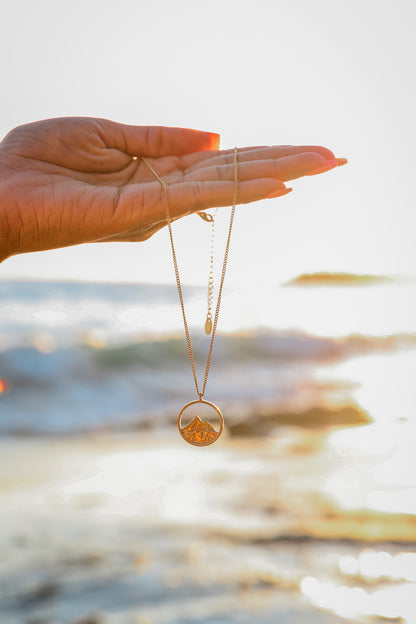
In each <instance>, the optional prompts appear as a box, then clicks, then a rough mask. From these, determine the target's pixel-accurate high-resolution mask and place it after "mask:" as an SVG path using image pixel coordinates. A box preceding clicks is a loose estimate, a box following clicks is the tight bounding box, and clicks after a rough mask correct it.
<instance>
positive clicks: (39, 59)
mask: <svg viewBox="0 0 416 624" xmlns="http://www.w3.org/2000/svg"><path fill="white" fill-rule="evenodd" d="M2 9H3V10H2V19H1V22H0V49H1V53H2V54H1V55H2V59H3V63H2V70H1V100H0V111H1V115H0V136H1V137H3V136H4V135H5V134H6V133H7V132H8V131H9V130H11V129H12V128H13V127H15V126H17V125H21V124H23V123H27V122H30V121H35V120H38V119H44V118H49V117H59V116H71V115H82V116H93V117H105V118H109V119H113V120H115V121H119V122H123V123H128V124H138V125H146V124H151V125H171V126H183V127H192V128H198V129H201V130H210V131H214V132H219V133H220V134H221V146H222V147H223V148H230V147H234V145H237V146H245V145H259V144H302V145H308V144H310V145H324V146H326V147H328V148H330V149H331V150H332V151H333V152H334V153H335V155H336V156H339V157H347V158H348V160H349V164H348V165H347V166H345V167H343V168H342V169H340V170H335V171H331V172H329V173H327V174H325V175H322V176H317V177H315V178H305V179H301V180H297V181H295V182H294V183H293V188H294V192H293V193H291V194H290V195H289V196H287V197H285V198H282V199H276V200H269V201H267V202H257V203H255V204H252V205H249V206H242V207H241V208H239V209H238V213H237V218H236V222H235V227H234V231H233V239H232V243H231V252H230V262H229V267H228V272H227V277H226V292H225V295H224V299H223V305H222V309H221V316H220V321H219V332H218V336H217V340H216V344H215V349H214V358H213V363H212V368H211V372H210V377H209V382H208V386H207V394H206V398H208V399H209V400H211V401H213V402H214V403H216V404H218V405H220V406H221V408H222V410H223V413H224V416H225V420H226V431H225V433H224V434H223V436H222V438H221V439H220V440H219V441H218V442H217V443H216V444H215V445H213V446H211V447H207V448H205V449H199V448H193V447H191V446H188V445H186V444H185V442H184V441H183V440H182V438H180V436H179V434H178V432H177V430H176V418H177V414H178V412H179V411H180V409H181V408H182V407H183V405H184V404H185V403H187V402H188V401H190V400H193V398H194V389H193V380H192V374H191V369H190V365H189V360H188V358H187V350H186V344H185V341H184V336H183V329H182V320H181V315H180V307H179V305H178V300H177V292H176V286H175V283H174V274H173V268H172V262H171V257H170V247H169V240H168V237H167V232H166V231H162V232H159V233H158V234H157V235H156V236H154V237H153V238H152V239H150V240H149V241H147V242H145V243H138V244H133V243H127V244H114V243H112V244H100V245H96V246H94V245H83V246H78V247H74V248H67V249H61V250H54V251H50V252H44V253H37V254H27V255H22V256H16V257H14V258H10V259H8V260H7V261H6V262H4V263H3V264H2V265H1V268H0V303H1V305H0V447H1V452H0V517H1V525H0V552H1V557H0V622H1V623H2V624H3V623H4V624H8V623H10V624H16V623H19V624H20V623H26V624H29V623H31V624H34V623H35V622H36V623H37V624H40V623H43V624H46V623H47V624H57V623H59V624H61V623H65V624H66V623H73V624H75V623H78V624H81V623H84V624H86V623H89V624H101V623H105V624H108V623H109V624H179V623H180V624H186V623H188V622H189V623H191V622H201V623H203V624H214V623H215V624H222V623H232V624H234V623H238V624H240V623H243V624H246V623H247V624H249V623H252V622H261V623H267V624H268V623H272V622H273V623H274V622H276V621H279V622H282V623H283V624H295V623H296V624H299V623H301V622H308V623H316V624H321V623H322V624H323V623H325V624H328V623H339V622H344V623H345V622H357V623H361V622H363V623H369V622H370V623H381V622H384V623H385V622H394V623H396V624H398V623H403V622H406V623H413V622H416V616H415V613H416V599H415V595H416V592H415V583H416V553H415V539H416V477H415V474H416V470H415V468H416V466H415V459H414V449H413V447H414V440H415V433H416V414H415V408H416V389H415V384H414V371H415V370H416V320H415V319H416V253H415V251H414V233H415V226H416V216H415V215H416V211H415V210H414V202H413V200H412V199H411V198H412V196H413V186H412V183H413V179H414V154H413V145H414V141H415V138H416V137H415V124H414V110H415V104H416V102H415V99H416V98H415V93H416V91H415V81H414V75H415V69H416V67H415V65H416V45H415V41H414V32H413V31H414V26H413V25H414V23H415V17H416V9H415V5H414V2H412V1H411V0H397V2H395V3H394V4H393V3H391V2H388V1H384V0H382V1H378V2H375V1H372V0H368V2H362V1H358V0H350V1H349V2H348V3H344V2H340V1H335V2H334V1H333V0H332V1H330V0H316V1H315V2H313V3H312V2H308V1H307V0H287V1H284V0H275V1H271V0H269V1H266V0H259V1H257V2H256V3H253V2H246V1H245V0H240V1H239V2H237V1H234V0H222V1H219V0H211V2H209V3H206V2H191V1H190V0H178V1H175V2H168V1H167V0H166V1H163V0H154V1H152V2H151V3H150V2H146V3H145V2H142V1H140V0H136V1H134V0H120V1H119V2H118V3H117V4H116V3H113V2H108V1H100V2H98V1H96V0H87V1H84V2H80V1H77V0H74V1H71V2H60V3H56V2H52V0H38V2H36V3H32V2H29V1H24V0H15V1H14V2H13V3H11V2H3V3H2ZM228 217H229V212H228V209H224V210H219V211H218V218H217V224H218V225H217V237H216V240H217V247H216V260H217V265H216V270H217V275H218V271H219V270H220V266H221V263H222V258H221V256H222V250H223V248H224V243H225V231H226V224H227V222H228ZM209 235H210V231H209V226H208V225H207V224H206V223H204V222H202V220H200V219H197V218H196V217H194V216H191V217H188V218H186V219H183V220H182V221H181V222H179V223H176V224H175V241H176V246H177V248H178V252H179V256H180V257H179V262H180V267H181V275H182V280H183V283H184V284H185V289H184V294H185V302H186V310H187V315H188V317H189V321H190V326H191V333H192V338H193V344H194V346H195V353H196V358H197V361H198V363H199V364H198V368H199V370H200V374H201V375H202V374H203V372H202V371H203V369H204V364H205V358H206V353H207V348H208V344H207V340H206V337H205V335H204V334H203V325H204V321H205V312H206V294H207V293H206V287H207V281H208V263H209ZM217 281H218V279H217Z"/></svg>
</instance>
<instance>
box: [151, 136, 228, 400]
mask: <svg viewBox="0 0 416 624" xmlns="http://www.w3.org/2000/svg"><path fill="white" fill-rule="evenodd" d="M237 157H238V150H237V148H236V147H235V148H234V193H233V206H232V209H231V216H230V225H229V228H228V237H227V242H226V245H225V252H224V261H223V264H222V271H221V279H220V285H219V289H218V299H217V306H216V309H215V314H214V322H213V325H212V336H211V342H210V345H209V350H208V358H207V364H206V367H205V375H204V384H203V386H202V392H200V390H199V385H198V378H197V374H196V367H195V360H194V354H193V351H192V344H191V338H190V335H189V328H188V323H187V320H186V315H185V305H184V302H183V294H182V286H181V280H180V275H179V268H178V261H177V259H176V252H175V245H174V243H173V233H172V221H171V217H170V212H169V202H168V193H167V187H166V184H165V182H164V181H163V180H162V179H161V178H160V177H159V176H158V174H157V173H156V171H155V170H154V169H153V167H152V166H151V165H150V163H149V162H148V160H147V159H146V158H145V157H144V156H142V157H141V158H142V160H143V162H144V163H145V165H146V166H147V167H148V168H149V169H150V171H151V172H152V173H153V175H154V176H155V178H156V179H157V180H158V181H159V182H160V184H161V187H162V195H163V202H164V206H165V216H166V221H167V224H168V230H169V238H170V244H171V248H172V258H173V266H174V269H175V277H176V285H177V288H178V295H179V301H180V304H181V310H182V318H183V326H184V329H185V336H186V342H187V345H188V353H189V359H190V362H191V367H192V374H193V377H194V382H195V388H196V393H197V395H198V397H199V400H202V397H203V396H204V394H205V390H206V387H207V381H208V374H209V369H210V366H211V358H212V349H213V346H214V339H215V334H216V330H217V323H218V317H219V313H220V307H221V297H222V289H223V285H224V278H225V272H226V270H227V262H228V253H229V249H230V240H231V231H232V228H233V222H234V215H235V207H236V204H237V196H238V175H237V173H238V167H237V164H238V163H237Z"/></svg>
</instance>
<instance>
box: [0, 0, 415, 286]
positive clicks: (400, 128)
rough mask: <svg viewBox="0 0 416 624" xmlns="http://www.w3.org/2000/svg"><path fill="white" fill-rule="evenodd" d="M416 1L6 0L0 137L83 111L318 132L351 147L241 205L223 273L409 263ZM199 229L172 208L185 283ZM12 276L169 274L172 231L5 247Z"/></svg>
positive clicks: (252, 277)
mask: <svg viewBox="0 0 416 624" xmlns="http://www.w3.org/2000/svg"><path fill="white" fill-rule="evenodd" d="M415 17H416V4H415V2H414V0H396V1H395V2H391V0H348V2H346V1H345V0H343V1H341V0H314V1H313V2H312V1H311V0H256V2H253V1H250V2H248V1H246V0H210V1H209V2H208V1H206V2H202V1H198V0H152V1H151V2H149V1H147V0H146V2H144V1H141V0H119V1H118V2H117V3H116V2H114V1H108V0H99V1H98V0H82V1H80V0H73V1H71V2H67V1H62V2H56V1H54V0H37V1H36V2H32V1H31V0H26V1H25V0H13V2H5V1H4V0H3V2H2V19H1V21H0V51H1V58H2V60H3V62H2V64H1V98H0V111H1V115H0V136H1V137H3V136H4V135H5V134H6V133H7V132H8V131H9V130H10V129H12V128H13V127H15V126H17V125H20V124H23V123H27V122H30V121H35V120H38V119H45V118H49V117H61V116H72V115H82V116H93V117H105V118H109V119H113V120H115V121H119V122H123V123H128V124H137V125H146V124H149V125H166V126H182V127H191V128H198V129H201V130H210V131H214V132H218V133H220V135H221V147H223V148H230V147H234V146H240V147H242V146H245V145H259V144H262V145H263V144H269V145H273V144H275V145H279V144H294V145H295V144H303V145H309V144H310V145H324V146H326V147H329V148H330V149H331V150H333V151H334V153H335V155H336V156H338V157H347V158H348V159H349V164H348V165H346V166H345V167H342V168H340V169H337V170H333V171H330V172H328V173H326V174H323V175H322V176H316V177H312V178H310V177H307V178H304V179H301V180H298V181H295V182H294V183H293V184H291V186H293V188H294V191H293V193H291V194H289V195H288V196H286V197H283V198H280V199H274V200H267V201H263V202H256V203H253V204H251V205H248V206H242V207H241V208H239V209H238V213H237V217H236V221H235V227H234V232H233V239H232V242H231V251H230V261H229V273H228V274H227V282H228V283H229V284H231V285H241V284H242V285H245V284H246V285H253V284H261V285H267V284H276V283H280V282H282V281H284V280H286V279H288V278H291V277H293V276H295V275H297V274H299V273H309V272H315V271H335V272H336V271H348V272H357V273H376V274H381V273H382V274H385V273H387V274H416V253H415V250H414V248H415V245H414V238H415V230H416V228H415V226H416V211H415V206H414V200H413V195H414V168H415V154H414V144H415V139H416V136H415V122H414V111H415V109H416V97H415V94H416V88H415V70H416V40H415V37H414V24H415ZM219 214H220V216H219V219H218V224H217V231H218V242H219V243H221V241H222V236H223V233H225V228H226V221H227V214H228V213H227V210H223V211H222V210H220V211H219ZM208 240H209V226H208V225H207V224H204V223H203V222H202V221H201V220H200V219H198V217H196V216H190V217H187V218H185V219H183V220H181V221H180V222H179V223H178V224H176V225H175V241H176V246H177V248H178V255H179V258H180V262H181V274H182V279H183V282H184V283H196V284H204V283H206V279H207V271H208V262H209V255H208V253H209V252H208ZM219 246H220V245H219ZM220 255H221V249H218V252H217V256H218V257H220ZM10 276H14V277H20V278H28V277H29V278H31V277H35V278H54V279H93V280H121V281H137V282H152V281H156V282H164V283H173V269H172V262H171V256H170V248H169V240H168V235H167V231H166V229H164V230H163V231H161V232H159V233H158V234H157V235H155V236H154V237H153V238H152V239H150V240H149V241H146V242H144V243H143V242H142V243H124V244H120V243H117V244H116V243H108V244H103V243H100V244H99V245H97V244H96V245H82V246H77V247H73V248H66V249H61V250H54V251H50V252H41V253H35V254H24V255H20V256H15V257H13V258H10V259H8V260H7V261H5V262H4V263H3V264H2V265H0V278H1V277H10Z"/></svg>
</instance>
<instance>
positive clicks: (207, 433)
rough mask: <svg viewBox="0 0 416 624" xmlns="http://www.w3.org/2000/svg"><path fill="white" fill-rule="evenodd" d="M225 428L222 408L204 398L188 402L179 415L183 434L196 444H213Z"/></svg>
mask: <svg viewBox="0 0 416 624" xmlns="http://www.w3.org/2000/svg"><path fill="white" fill-rule="evenodd" d="M210 421H212V422H213V423H214V424H212V423H211V422H210ZM223 428H224V418H223V416H222V414H221V411H220V409H219V408H218V407H217V406H216V405H214V403H210V402H209V401H204V400H203V399H198V400H197V401H191V402H190V403H187V404H186V405H185V407H183V408H182V410H181V411H180V413H179V416H178V429H179V432H180V434H181V436H182V437H183V439H184V440H186V441H187V442H189V444H193V445H194V446H208V444H212V443H213V442H215V441H216V440H218V438H219V437H220V435H221V433H222V430H223Z"/></svg>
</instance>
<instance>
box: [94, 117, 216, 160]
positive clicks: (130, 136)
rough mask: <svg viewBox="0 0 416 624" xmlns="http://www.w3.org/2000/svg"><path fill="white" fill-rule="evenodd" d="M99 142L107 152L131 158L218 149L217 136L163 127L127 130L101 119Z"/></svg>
mask: <svg viewBox="0 0 416 624" xmlns="http://www.w3.org/2000/svg"><path fill="white" fill-rule="evenodd" d="M99 123H100V128H101V129H102V131H103V134H102V138H103V140H104V142H105V143H106V145H107V147H109V148H116V149H119V150H122V151H123V152H125V153H127V154H129V155H130V156H149V157H151V158H158V157H160V156H181V155H183V154H190V153H192V152H201V151H206V150H215V149H218V148H219V144H220V136H219V134H216V133H215V132H203V131H201V130H191V129H189V128H168V127H165V126H128V125H126V124H119V123H116V122H114V121H109V120H107V119H100V121H99Z"/></svg>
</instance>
